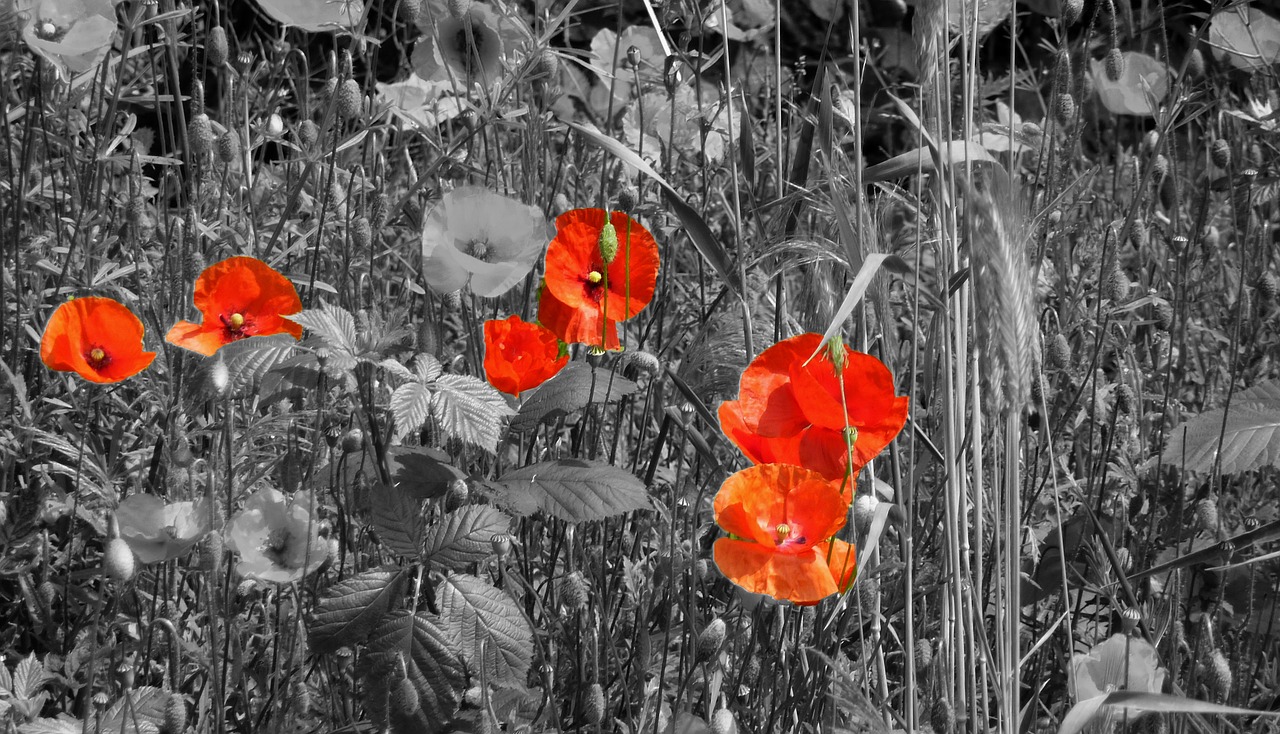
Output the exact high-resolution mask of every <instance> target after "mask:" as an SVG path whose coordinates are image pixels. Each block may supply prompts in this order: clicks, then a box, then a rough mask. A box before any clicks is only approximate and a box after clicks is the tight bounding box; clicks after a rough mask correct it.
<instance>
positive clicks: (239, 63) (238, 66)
mask: <svg viewBox="0 0 1280 734" xmlns="http://www.w3.org/2000/svg"><path fill="white" fill-rule="evenodd" d="M251 66H253V54H252V53H249V52H248V51H241V52H240V53H238V54H236V60H235V62H234V65H233V66H232V68H233V69H235V70H236V73H237V74H240V75H241V76H243V75H245V74H248V73H249V67H251Z"/></svg>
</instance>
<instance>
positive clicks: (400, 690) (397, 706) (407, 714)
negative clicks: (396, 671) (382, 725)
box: [387, 675, 422, 732]
mask: <svg viewBox="0 0 1280 734" xmlns="http://www.w3.org/2000/svg"><path fill="white" fill-rule="evenodd" d="M421 705H422V701H421V699H420V698H419V697H418V689H417V688H414V686H413V681H411V680H409V677H408V676H407V675H406V676H402V677H401V678H400V680H398V681H396V683H395V684H393V685H392V686H391V698H390V705H389V706H388V707H387V713H388V715H389V718H390V720H391V731H404V732H409V731H419V730H420V728H421V725H420V724H419V722H418V711H419V709H420V707H421Z"/></svg>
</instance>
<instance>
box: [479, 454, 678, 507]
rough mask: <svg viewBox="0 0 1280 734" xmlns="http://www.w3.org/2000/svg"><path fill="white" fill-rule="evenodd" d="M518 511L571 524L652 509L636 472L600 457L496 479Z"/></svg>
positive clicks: (550, 464) (527, 469)
mask: <svg viewBox="0 0 1280 734" xmlns="http://www.w3.org/2000/svg"><path fill="white" fill-rule="evenodd" d="M494 486H495V487H497V488H498V489H499V491H500V493H501V495H502V501H503V503H504V504H506V505H507V506H508V507H510V508H511V510H512V511H513V512H515V513H516V514H517V515H522V516H523V515H530V514H533V513H534V512H537V511H539V510H541V511H542V512H545V513H547V514H548V515H552V516H554V517H558V518H560V519H561V520H566V521H568V522H586V521H588V520H603V519H604V518H606V517H612V516H614V515H621V514H622V513H624V512H631V511H632V510H648V509H651V507H652V505H651V504H650V503H649V493H648V492H647V491H645V487H644V484H643V483H642V482H641V481H640V480H639V479H637V478H636V477H635V476H634V475H633V474H631V473H630V472H628V471H625V470H623V469H619V468H617V467H614V466H610V465H608V464H604V463H601V462H598V461H588V460H586V459H560V460H558V461H544V462H542V463H539V464H534V465H532V466H527V467H525V468H523V469H517V470H515V471H513V472H507V473H506V474H505V475H503V477H502V479H500V480H499V481H497V482H494Z"/></svg>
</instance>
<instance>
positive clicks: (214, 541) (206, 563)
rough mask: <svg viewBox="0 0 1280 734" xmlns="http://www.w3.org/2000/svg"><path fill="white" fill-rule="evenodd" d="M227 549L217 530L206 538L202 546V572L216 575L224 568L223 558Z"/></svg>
mask: <svg viewBox="0 0 1280 734" xmlns="http://www.w3.org/2000/svg"><path fill="white" fill-rule="evenodd" d="M226 547H227V546H226V541H224V540H223V539H222V533H220V532H218V531H216V530H215V531H214V532H212V533H209V534H208V535H207V536H205V539H204V542H203V543H201V544H200V570H202V571H208V572H209V573H211V574H215V575H216V574H217V573H218V571H219V570H220V569H221V568H222V556H223V554H224V553H225V552H226Z"/></svg>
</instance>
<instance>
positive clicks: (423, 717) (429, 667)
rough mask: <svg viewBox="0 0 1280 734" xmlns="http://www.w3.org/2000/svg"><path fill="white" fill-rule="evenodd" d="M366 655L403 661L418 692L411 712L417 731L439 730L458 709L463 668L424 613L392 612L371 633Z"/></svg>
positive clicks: (464, 681) (465, 679) (447, 643)
mask: <svg viewBox="0 0 1280 734" xmlns="http://www.w3.org/2000/svg"><path fill="white" fill-rule="evenodd" d="M368 649H369V654H370V655H371V656H373V657H374V658H375V659H380V661H381V662H382V663H383V664H388V663H389V664H397V663H396V659H397V657H398V658H399V659H400V660H403V661H404V667H405V673H406V674H407V676H408V680H409V681H410V682H411V683H412V684H413V687H414V688H415V689H416V690H417V692H418V705H419V708H418V711H416V712H414V714H413V715H414V717H415V718H416V719H417V722H416V723H417V725H418V727H419V728H418V731H421V732H427V733H429V732H436V731H442V730H443V729H444V727H445V725H446V724H447V723H448V722H449V720H450V719H452V718H453V715H454V713H455V712H456V711H457V710H458V699H459V697H460V695H461V693H462V690H463V688H464V687H465V686H466V684H467V674H466V669H465V668H464V667H463V665H462V661H461V660H459V659H458V656H457V655H455V654H454V652H453V650H452V649H451V645H450V640H449V637H448V635H446V634H445V632H444V631H443V630H441V629H440V628H439V627H437V626H436V625H435V623H434V622H432V621H431V620H430V619H428V618H427V617H426V615H424V614H421V613H419V614H411V613H410V612H408V611H407V610H401V611H399V612H395V613H393V614H392V615H391V616H390V617H389V618H388V619H387V620H386V621H384V622H383V623H382V624H381V625H380V626H379V627H378V629H377V630H376V631H375V632H374V633H373V637H372V638H370V640H369V648H368Z"/></svg>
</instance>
